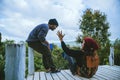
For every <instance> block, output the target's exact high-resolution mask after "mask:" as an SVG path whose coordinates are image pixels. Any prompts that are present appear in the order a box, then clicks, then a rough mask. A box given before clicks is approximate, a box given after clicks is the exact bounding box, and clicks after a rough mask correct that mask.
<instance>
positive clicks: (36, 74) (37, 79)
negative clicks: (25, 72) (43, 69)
mask: <svg viewBox="0 0 120 80" xmlns="http://www.w3.org/2000/svg"><path fill="white" fill-rule="evenodd" d="M34 80H40V75H39V72H35V73H34Z"/></svg>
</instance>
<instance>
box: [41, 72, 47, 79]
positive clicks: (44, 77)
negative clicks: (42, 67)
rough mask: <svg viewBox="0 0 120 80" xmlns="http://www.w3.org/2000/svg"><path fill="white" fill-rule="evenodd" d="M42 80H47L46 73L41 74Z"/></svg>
mask: <svg viewBox="0 0 120 80" xmlns="http://www.w3.org/2000/svg"><path fill="white" fill-rule="evenodd" d="M40 80H46V76H45V72H40Z"/></svg>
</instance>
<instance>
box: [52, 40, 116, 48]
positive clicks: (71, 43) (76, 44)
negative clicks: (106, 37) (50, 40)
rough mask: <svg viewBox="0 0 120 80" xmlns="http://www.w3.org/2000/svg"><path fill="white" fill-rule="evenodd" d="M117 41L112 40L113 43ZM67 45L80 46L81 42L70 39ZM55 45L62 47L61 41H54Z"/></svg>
mask: <svg viewBox="0 0 120 80" xmlns="http://www.w3.org/2000/svg"><path fill="white" fill-rule="evenodd" d="M114 42H115V41H110V43H111V44H114ZM65 43H66V45H69V46H70V47H74V46H77V47H80V46H81V44H80V43H77V42H76V41H69V42H65ZM54 44H55V45H57V46H58V47H60V48H61V43H60V42H59V43H54Z"/></svg>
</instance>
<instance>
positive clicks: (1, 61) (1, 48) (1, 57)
mask: <svg viewBox="0 0 120 80" xmlns="http://www.w3.org/2000/svg"><path fill="white" fill-rule="evenodd" d="M12 43H14V41H13V40H6V41H5V42H0V80H4V79H5V74H4V68H5V44H12Z"/></svg>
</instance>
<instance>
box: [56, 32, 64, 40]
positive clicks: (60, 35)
mask: <svg viewBox="0 0 120 80" xmlns="http://www.w3.org/2000/svg"><path fill="white" fill-rule="evenodd" d="M57 35H58V37H59V40H60V41H63V37H64V36H65V34H62V31H58V32H57Z"/></svg>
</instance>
